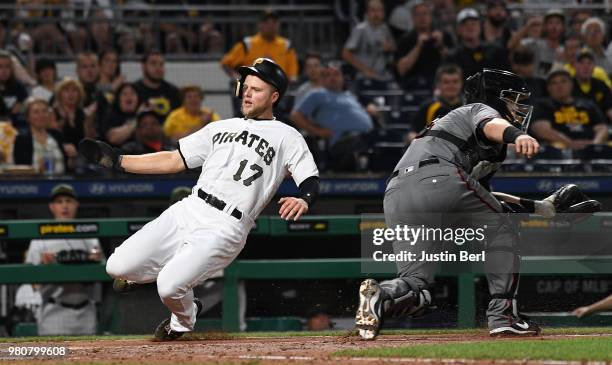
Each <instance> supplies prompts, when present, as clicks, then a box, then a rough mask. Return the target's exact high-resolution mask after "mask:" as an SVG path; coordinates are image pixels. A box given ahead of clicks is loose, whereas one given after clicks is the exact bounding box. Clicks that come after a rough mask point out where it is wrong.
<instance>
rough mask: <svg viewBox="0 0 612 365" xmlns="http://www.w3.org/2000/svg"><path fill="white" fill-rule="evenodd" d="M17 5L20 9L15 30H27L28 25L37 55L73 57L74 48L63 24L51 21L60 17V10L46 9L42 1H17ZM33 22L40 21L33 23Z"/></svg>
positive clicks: (17, 13)
mask: <svg viewBox="0 0 612 365" xmlns="http://www.w3.org/2000/svg"><path fill="white" fill-rule="evenodd" d="M17 4H18V5H20V8H19V10H18V11H17V12H16V18H17V19H16V20H17V24H16V25H15V28H16V29H19V28H23V29H24V30H25V29H26V25H28V27H27V32H28V34H29V35H30V36H31V37H32V40H33V41H34V51H35V53H43V54H60V55H72V48H71V47H70V44H69V43H68V40H67V38H66V33H65V32H64V30H63V29H62V27H61V25H60V24H61V23H59V22H57V21H54V20H53V19H49V18H51V17H53V18H59V17H60V12H61V10H60V9H59V8H55V9H44V8H43V6H41V5H44V4H43V3H42V2H41V1H40V0H17ZM31 20H39V21H38V22H34V23H31V22H30V21H31ZM30 24H32V25H31V26H30Z"/></svg>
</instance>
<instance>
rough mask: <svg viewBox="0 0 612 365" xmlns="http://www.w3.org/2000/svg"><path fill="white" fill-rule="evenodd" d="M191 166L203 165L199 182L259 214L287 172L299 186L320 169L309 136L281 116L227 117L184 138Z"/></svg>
mask: <svg viewBox="0 0 612 365" xmlns="http://www.w3.org/2000/svg"><path fill="white" fill-rule="evenodd" d="M179 151H180V153H181V155H182V156H183V158H184V160H185V163H186V165H187V167H189V168H196V167H199V166H202V173H201V174H200V177H199V179H198V182H197V184H196V185H195V187H194V190H193V191H194V193H195V192H196V191H197V190H198V189H202V190H204V191H205V192H207V193H209V194H212V195H214V196H216V197H217V198H219V199H221V200H223V201H225V202H226V203H228V204H234V205H235V207H236V208H237V209H239V210H240V211H242V213H243V214H247V215H249V216H250V217H251V218H253V219H255V218H256V217H257V215H259V213H260V212H261V210H262V209H263V208H264V207H265V206H266V204H268V202H269V201H270V199H271V198H272V196H274V193H275V192H276V190H277V189H278V186H279V185H280V184H281V183H282V181H283V179H284V178H285V177H286V176H287V173H291V176H292V177H293V180H294V181H295V183H296V184H297V185H298V186H299V185H300V184H301V183H302V181H304V180H306V179H307V178H308V177H310V176H318V175H319V172H318V170H317V166H316V164H315V162H314V159H313V157H312V154H311V153H310V151H309V150H308V146H307V145H306V141H304V138H303V137H302V135H301V134H300V133H299V132H298V131H297V130H295V129H294V128H292V127H290V126H288V125H286V124H284V123H282V122H279V121H277V120H254V119H246V120H245V119H244V118H232V119H226V120H222V121H218V122H214V123H210V124H208V125H207V126H206V127H204V128H202V129H200V130H199V131H197V132H195V133H193V134H191V135H189V136H187V137H185V138H182V139H181V140H180V141H179Z"/></svg>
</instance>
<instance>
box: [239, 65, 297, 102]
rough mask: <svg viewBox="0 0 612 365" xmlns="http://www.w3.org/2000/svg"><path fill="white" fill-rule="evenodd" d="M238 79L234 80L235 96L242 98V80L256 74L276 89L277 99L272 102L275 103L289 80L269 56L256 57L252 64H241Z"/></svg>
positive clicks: (284, 90)
mask: <svg viewBox="0 0 612 365" xmlns="http://www.w3.org/2000/svg"><path fill="white" fill-rule="evenodd" d="M237 71H238V73H239V74H240V79H238V80H236V91H235V92H236V97H237V98H239V99H242V93H243V91H244V90H243V89H244V80H246V77H247V76H248V75H253V76H257V77H259V78H260V79H262V80H263V81H265V82H267V83H268V84H270V85H272V86H274V88H275V89H276V91H278V99H276V101H275V102H274V105H277V104H278V102H279V101H280V99H281V98H282V97H283V95H285V92H286V91H287V85H288V84H289V80H288V79H287V75H286V74H285V72H284V71H283V69H282V68H280V66H279V65H278V64H276V62H274V61H272V60H271V59H269V58H258V59H256V60H255V62H253V65H252V66H241V67H239V68H238V70H237Z"/></svg>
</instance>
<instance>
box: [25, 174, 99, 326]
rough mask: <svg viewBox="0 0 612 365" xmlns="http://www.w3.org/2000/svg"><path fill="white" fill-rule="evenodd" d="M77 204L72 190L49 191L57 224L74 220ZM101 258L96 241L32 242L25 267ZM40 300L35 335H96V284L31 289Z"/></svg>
mask: <svg viewBox="0 0 612 365" xmlns="http://www.w3.org/2000/svg"><path fill="white" fill-rule="evenodd" d="M78 208H79V202H78V200H77V195H76V192H75V190H74V188H73V187H72V186H71V185H68V184H60V185H56V186H55V187H54V188H53V189H52V191H51V200H50V202H49V210H50V211H51V214H52V215H53V218H54V219H55V220H57V221H66V220H73V219H75V218H76V217H77V210H78ZM104 260H105V259H104V254H103V252H102V249H101V247H100V242H99V241H98V239H97V238H68V239H67V238H60V239H51V238H50V239H35V240H32V241H31V242H30V247H29V248H28V251H27V253H26V258H25V263H28V264H33V265H47V264H53V263H56V262H66V263H77V262H102V261H104ZM34 287H35V288H36V289H38V290H39V291H40V294H41V297H42V306H41V308H40V313H39V315H38V318H37V324H38V335H41V336H45V335H93V334H95V333H96V332H97V324H98V320H97V311H96V301H99V300H100V296H101V295H100V294H101V286H100V284H79V283H75V284H64V285H56V284H44V285H35V286H34Z"/></svg>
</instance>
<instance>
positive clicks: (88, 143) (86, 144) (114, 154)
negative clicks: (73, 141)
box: [79, 138, 123, 171]
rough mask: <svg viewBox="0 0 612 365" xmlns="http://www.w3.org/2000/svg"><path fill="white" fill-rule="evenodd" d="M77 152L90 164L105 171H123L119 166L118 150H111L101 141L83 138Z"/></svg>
mask: <svg viewBox="0 0 612 365" xmlns="http://www.w3.org/2000/svg"><path fill="white" fill-rule="evenodd" d="M79 152H80V153H81V154H82V155H83V156H85V158H86V159H87V161H89V162H91V163H94V164H97V165H100V166H102V167H105V168H107V169H112V168H114V169H115V170H119V171H123V169H122V168H121V166H120V164H119V161H120V157H121V153H120V151H119V149H118V148H113V147H111V146H110V145H108V144H106V143H104V142H102V141H96V140H94V139H91V138H85V139H83V140H82V141H81V142H79Z"/></svg>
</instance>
